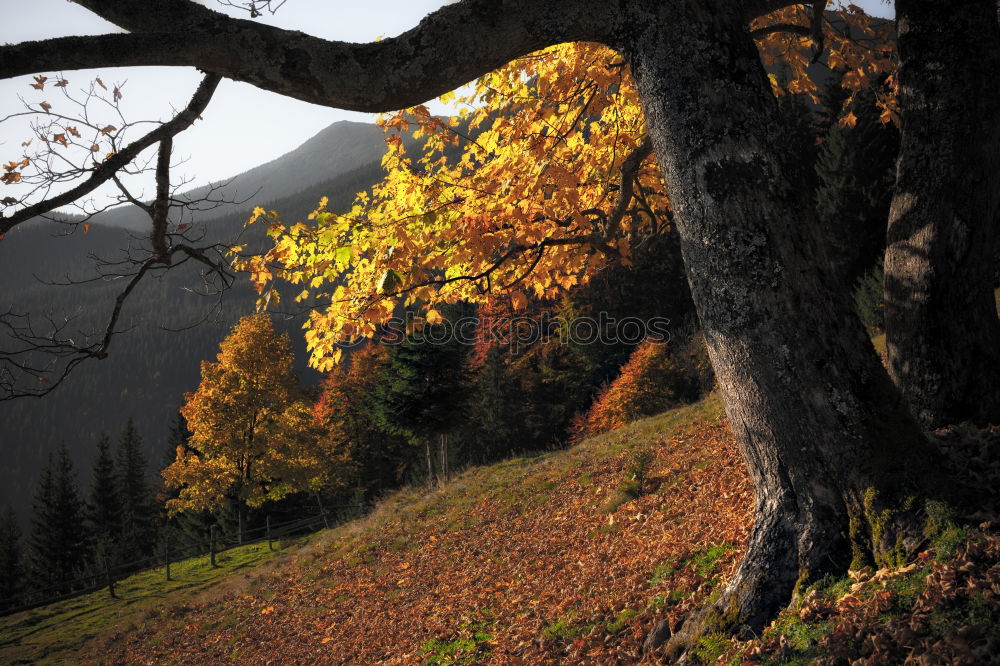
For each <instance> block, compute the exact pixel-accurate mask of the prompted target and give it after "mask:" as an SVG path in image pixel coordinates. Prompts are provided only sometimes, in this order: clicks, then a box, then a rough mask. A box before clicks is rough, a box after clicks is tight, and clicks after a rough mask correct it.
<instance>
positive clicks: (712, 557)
mask: <svg viewBox="0 0 1000 666" xmlns="http://www.w3.org/2000/svg"><path fill="white" fill-rule="evenodd" d="M734 548H735V546H733V544H731V543H722V544H719V545H717V546H712V547H710V548H707V549H705V550H704V551H702V552H700V553H696V554H695V555H693V556H692V557H691V560H690V564H691V568H692V569H694V570H695V571H696V572H697V573H698V575H699V576H701V577H702V578H708V577H709V576H711V575H712V574H714V573H715V571H716V569H718V568H719V560H721V559H722V556H723V555H725V554H726V553H729V552H731V551H732V550H733V549H734Z"/></svg>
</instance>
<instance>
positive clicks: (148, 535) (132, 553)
mask: <svg viewBox="0 0 1000 666" xmlns="http://www.w3.org/2000/svg"><path fill="white" fill-rule="evenodd" d="M115 485H116V486H117V488H118V497H119V501H120V505H121V542H120V554H121V557H122V559H123V561H125V562H132V561H135V560H138V559H141V558H143V557H149V556H150V555H152V554H153V551H154V546H155V521H154V515H155V514H154V508H153V501H152V500H153V498H152V493H151V492H150V488H149V482H148V481H147V479H146V456H145V455H143V452H142V437H140V435H139V431H138V430H137V429H136V427H135V422H134V421H133V420H132V419H129V420H128V423H126V424H125V428H124V429H123V430H122V434H121V437H120V438H119V440H118V450H117V452H116V454H115Z"/></svg>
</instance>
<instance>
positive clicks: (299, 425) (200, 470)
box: [163, 315, 341, 513]
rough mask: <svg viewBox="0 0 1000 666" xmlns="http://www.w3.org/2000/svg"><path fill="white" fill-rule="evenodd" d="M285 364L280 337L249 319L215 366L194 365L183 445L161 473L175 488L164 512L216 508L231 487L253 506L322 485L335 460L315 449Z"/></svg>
mask: <svg viewBox="0 0 1000 666" xmlns="http://www.w3.org/2000/svg"><path fill="white" fill-rule="evenodd" d="M293 361H294V355H293V352H292V349H291V345H290V344H289V341H288V336H286V335H278V334H277V333H276V332H275V331H274V328H273V326H272V325H271V321H270V319H269V318H268V317H267V316H266V315H251V316H248V317H244V318H243V319H241V320H240V322H239V323H238V324H237V325H236V326H235V327H234V328H233V330H232V332H231V333H230V335H229V336H228V337H227V338H226V339H225V340H223V342H222V344H221V345H220V347H219V355H218V360H217V362H215V363H213V362H210V361H203V362H202V366H201V375H202V378H201V384H200V385H199V387H198V390H197V391H195V392H194V393H189V394H187V395H186V396H185V404H184V406H183V407H182V408H181V414H183V415H184V418H186V419H187V423H188V427H189V428H190V429H191V432H192V433H193V434H192V437H191V441H190V447H189V448H184V447H181V448H179V449H178V450H177V457H176V459H175V460H174V462H173V463H171V464H170V466H168V467H167V468H166V469H165V470H164V471H163V478H164V480H165V481H166V483H167V485H168V486H170V487H174V488H178V489H179V490H180V492H179V496H178V497H177V498H176V499H172V500H169V501H168V502H167V508H168V509H169V510H170V511H171V512H172V513H176V512H179V511H185V510H195V511H200V510H206V509H214V508H218V507H220V506H222V504H223V503H224V501H225V498H226V496H227V494H228V493H229V492H230V491H232V490H234V489H235V490H236V491H237V493H238V498H239V500H240V501H241V502H244V503H246V504H247V505H249V506H259V505H260V504H262V503H263V502H264V501H266V500H269V499H280V498H281V497H283V496H285V495H288V494H290V493H293V492H297V491H300V490H308V489H315V488H318V487H320V486H321V485H322V484H323V483H324V482H327V481H329V480H330V474H331V473H333V472H336V470H337V467H338V464H339V463H340V462H341V461H339V460H338V459H337V456H336V454H332V455H327V454H328V453H329V451H328V450H327V448H324V447H322V446H319V445H318V444H317V442H318V441H319V439H320V438H319V431H318V429H317V427H316V425H315V422H314V419H313V415H312V407H311V405H310V404H309V403H308V402H307V401H306V400H305V399H304V398H303V397H302V396H300V395H299V393H298V388H297V386H296V380H295V376H294V374H293V372H292V363H293Z"/></svg>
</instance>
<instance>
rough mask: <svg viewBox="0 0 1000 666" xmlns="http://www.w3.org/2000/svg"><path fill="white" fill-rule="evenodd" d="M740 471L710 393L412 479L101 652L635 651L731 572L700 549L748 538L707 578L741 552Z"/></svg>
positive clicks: (749, 497) (359, 656) (634, 655)
mask: <svg viewBox="0 0 1000 666" xmlns="http://www.w3.org/2000/svg"><path fill="white" fill-rule="evenodd" d="M673 421H676V422H677V426H676V427H667V424H668V422H671V423H672V422H673ZM633 447H636V448H637V449H638V448H645V447H648V448H650V449H652V450H654V451H655V452H656V455H655V458H654V459H653V463H652V465H651V466H650V470H649V475H650V479H649V482H648V487H647V493H646V494H644V495H642V496H640V497H639V498H638V499H634V500H632V501H629V502H626V503H624V504H622V505H621V506H620V507H619V508H618V509H617V510H616V511H615V512H614V513H611V514H606V513H604V512H603V511H602V507H603V506H605V505H606V503H607V500H608V498H609V497H610V496H612V495H613V494H614V493H616V492H617V490H618V488H619V487H620V485H621V484H622V483H623V481H625V479H624V476H625V474H626V472H625V470H626V469H628V467H629V465H630V461H631V460H633V459H634V455H635V452H634V450H633ZM744 469H745V467H744V464H743V461H742V459H741V458H740V456H739V454H738V453H737V451H736V447H735V444H734V442H733V439H732V436H731V434H730V432H729V430H728V427H727V426H726V425H725V423H724V419H723V417H722V410H721V404H720V401H719V400H718V398H717V397H712V398H709V399H708V401H707V402H706V403H703V404H701V405H696V406H693V407H690V408H685V409H683V410H680V411H679V412H677V413H675V414H674V415H668V416H660V417H655V418H653V419H649V420H646V421H642V422H640V423H638V424H635V425H634V426H631V427H629V428H626V429H623V430H620V431H616V432H613V433H610V434H607V435H604V436H602V437H600V438H597V439H594V440H589V441H587V442H584V443H583V444H581V445H579V446H578V447H576V448H574V449H571V450H569V451H566V452H560V453H556V454H552V455H548V456H543V457H540V458H535V459H530V460H514V461H509V462H505V463H500V464H497V465H494V466H491V467H487V468H477V469H473V470H470V471H469V472H466V473H465V474H463V475H462V476H461V477H459V478H458V479H457V480H456V481H454V482H453V483H452V484H450V485H449V486H448V487H446V488H445V489H443V490H441V491H437V492H432V493H429V494H427V495H422V496H421V495H420V494H418V493H417V491H403V492H402V493H400V494H399V495H397V496H395V497H394V498H390V499H389V500H387V501H386V502H384V503H383V504H382V505H381V506H380V508H379V509H378V510H377V511H376V513H375V514H374V515H373V516H372V517H370V518H369V519H368V520H367V521H365V523H363V524H362V526H360V527H358V526H354V527H353V528H352V527H350V526H348V527H346V528H344V529H341V530H338V531H335V532H334V533H333V534H332V538H331V539H330V543H329V544H328V545H327V546H326V547H324V548H319V549H317V552H316V553H315V556H314V559H313V560H311V561H309V562H306V561H303V559H302V558H299V561H298V562H296V563H293V564H289V565H287V566H285V567H284V568H282V569H280V570H278V571H277V572H276V573H275V574H272V575H269V576H267V577H263V578H261V579H259V580H258V581H256V582H255V583H254V584H252V585H251V586H250V587H251V590H252V591H250V590H248V591H246V592H244V593H242V594H238V595H233V594H230V595H228V596H226V597H224V598H220V599H216V600H212V601H208V602H205V603H203V604H199V605H195V606H193V607H185V608H181V609H175V610H172V611H170V612H165V613H164V615H163V617H160V618H156V619H153V620H151V621H150V622H149V623H148V624H147V625H146V626H145V627H143V628H141V629H140V630H139V631H137V632H132V633H130V634H125V635H124V636H119V637H116V640H115V641H114V642H113V643H111V644H110V645H109V648H108V649H109V650H110V651H109V652H106V657H105V658H106V659H107V660H108V661H111V662H122V661H129V662H143V663H147V662H163V661H168V662H180V663H212V662H222V661H230V660H231V659H234V658H235V659H237V660H238V661H240V662H243V663H265V662H267V661H268V660H272V659H276V660H279V661H281V662H283V663H290V662H298V663H304V662H309V663H314V662H320V663H343V662H347V661H350V662H353V663H392V664H410V663H420V662H421V661H422V660H424V659H425V658H426V657H428V656H430V654H429V653H428V652H427V650H426V647H427V646H428V645H429V642H430V641H433V640H435V639H437V640H438V641H441V642H442V643H448V642H450V641H455V640H456V639H466V643H465V644H466V646H467V647H466V648H465V649H464V651H463V650H460V651H459V655H460V656H461V657H465V658H467V659H468V660H473V659H474V660H475V662H476V663H493V664H539V663H588V664H594V663H635V662H637V661H639V660H640V657H639V648H640V645H641V643H642V640H643V638H644V637H645V635H646V633H647V632H648V630H649V629H650V628H652V626H654V625H655V624H656V623H657V622H658V621H659V620H661V619H663V618H664V617H667V618H669V619H671V620H672V621H676V620H677V619H678V618H680V617H681V616H682V615H683V614H685V613H686V612H687V611H689V610H690V609H691V608H693V607H694V606H695V605H697V604H698V603H700V602H701V601H703V600H704V598H705V597H706V596H707V595H708V594H709V593H710V592H711V590H712V589H713V584H718V579H714V580H706V578H703V577H702V575H701V574H699V573H698V572H697V571H696V569H697V567H695V566H692V565H690V559H691V558H692V557H695V556H697V555H698V554H699V553H704V552H705V551H706V550H707V549H708V548H709V547H711V546H713V545H717V544H723V543H728V544H733V545H735V549H734V550H731V551H729V552H726V553H725V554H724V555H723V556H722V557H721V559H719V561H718V567H717V568H716V569H715V571H714V572H713V573H712V574H710V576H709V578H711V577H712V576H722V577H724V576H727V575H728V574H729V573H731V571H732V569H733V568H734V566H735V564H736V562H737V561H738V559H739V555H740V552H741V550H742V548H743V544H744V541H745V538H746V535H747V532H748V530H749V526H750V519H751V507H752V501H753V492H752V490H751V487H750V483H749V480H748V479H747V477H746V474H745V471H744ZM658 567H659V569H658ZM668 567H669V568H668ZM657 571H659V575H657V576H655V578H654V573H655V572H657ZM651 579H653V580H654V581H655V582H654V583H651ZM654 599H658V601H657V602H655V603H654ZM624 610H629V611H635V613H634V614H632V613H626V614H625V615H622V611H624ZM616 620H621V621H619V622H618V623H617V624H615V621H616Z"/></svg>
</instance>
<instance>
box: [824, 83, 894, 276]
mask: <svg viewBox="0 0 1000 666" xmlns="http://www.w3.org/2000/svg"><path fill="white" fill-rule="evenodd" d="M829 96H830V97H831V101H830V103H829V105H830V106H836V104H837V103H838V101H837V100H838V99H839V97H838V94H836V93H831V94H830V95H829ZM847 119H852V120H853V121H854V122H853V126H852V124H851V123H850V122H847ZM840 120H841V122H832V123H831V124H830V126H829V129H828V130H827V133H826V137H825V139H824V141H823V144H822V146H821V147H820V150H819V155H818V157H817V159H816V176H817V187H816V212H817V215H818V217H819V221H820V224H821V226H822V228H823V229H824V230H825V232H826V233H827V235H828V237H829V239H830V243H831V248H832V251H831V260H832V263H833V266H832V270H833V272H834V275H835V276H836V277H837V278H838V279H841V280H844V281H845V282H846V283H847V284H849V285H852V286H853V285H856V284H857V282H858V280H859V279H860V278H861V277H862V276H863V275H864V274H865V273H866V272H867V271H869V270H871V269H872V268H873V267H874V266H875V264H876V263H877V261H878V260H879V259H880V258H881V256H882V254H883V253H884V251H885V235H886V226H887V224H888V220H889V203H890V202H891V200H892V193H893V183H894V177H895V159H896V154H897V152H898V150H899V132H898V131H897V130H896V129H895V127H894V126H893V125H891V124H883V123H882V121H881V120H880V118H879V113H878V110H877V109H876V107H875V102H874V93H873V92H871V91H868V90H866V91H863V92H861V93H859V94H858V95H857V96H856V97H855V99H854V101H853V102H852V103H851V105H850V107H849V108H848V109H846V110H844V111H843V113H842V115H841V116H840Z"/></svg>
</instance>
